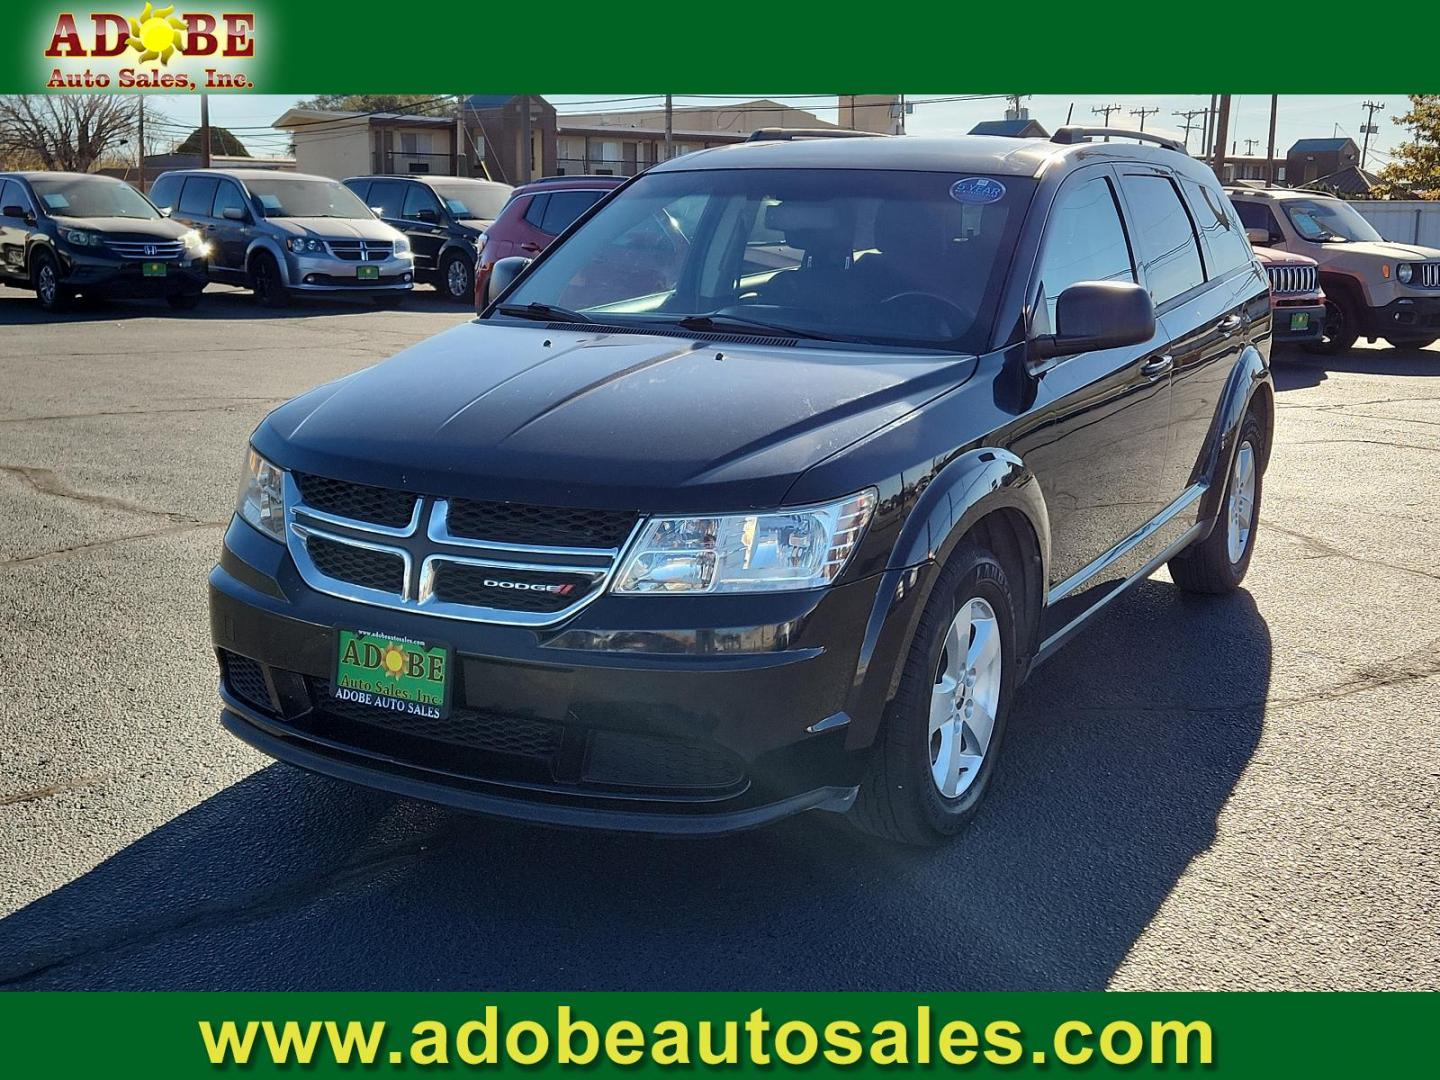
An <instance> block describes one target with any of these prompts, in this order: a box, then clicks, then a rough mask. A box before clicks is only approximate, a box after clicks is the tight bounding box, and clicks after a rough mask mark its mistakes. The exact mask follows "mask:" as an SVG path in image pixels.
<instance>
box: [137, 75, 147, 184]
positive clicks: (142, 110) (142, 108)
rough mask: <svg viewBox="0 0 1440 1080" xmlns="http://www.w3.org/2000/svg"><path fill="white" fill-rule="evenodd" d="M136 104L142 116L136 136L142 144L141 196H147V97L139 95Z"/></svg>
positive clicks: (140, 116)
mask: <svg viewBox="0 0 1440 1080" xmlns="http://www.w3.org/2000/svg"><path fill="white" fill-rule="evenodd" d="M135 102H136V104H137V105H139V106H140V114H139V117H138V118H137V121H136V128H137V130H136V135H137V137H138V139H139V142H140V154H139V158H140V160H139V163H138V164H139V166H140V194H141V195H144V194H145V95H144V94H137V95H136V96H135Z"/></svg>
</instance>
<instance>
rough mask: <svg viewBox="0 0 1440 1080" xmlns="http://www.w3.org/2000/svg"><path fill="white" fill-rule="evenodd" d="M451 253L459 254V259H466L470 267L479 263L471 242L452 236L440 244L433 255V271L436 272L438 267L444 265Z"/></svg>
mask: <svg viewBox="0 0 1440 1080" xmlns="http://www.w3.org/2000/svg"><path fill="white" fill-rule="evenodd" d="M452 251H458V252H460V257H461V258H463V259H468V260H469V262H470V265H471V266H472V267H474V266H475V265H477V264H478V263H479V262H480V256H479V254H478V253H477V252H476V250H475V245H474V243H473V242H469V241H466V240H464V239H461V238H460V237H457V236H452V237H449V238H448V239H447V240H446V241H445V243H443V244H441V245H440V250H439V251H437V252H436V253H435V269H436V271H437V272H438V271H439V269H440V267H442V266H444V265H445V260H446V259H447V258H449V256H450V253H451V252H452Z"/></svg>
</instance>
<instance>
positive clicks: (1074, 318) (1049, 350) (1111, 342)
mask: <svg viewBox="0 0 1440 1080" xmlns="http://www.w3.org/2000/svg"><path fill="white" fill-rule="evenodd" d="M1154 336H1155V304H1154V303H1153V302H1152V301H1151V299H1150V293H1149V292H1148V291H1146V290H1145V289H1144V288H1143V287H1141V286H1139V285H1134V284H1131V283H1130V282H1128V281H1081V282H1079V283H1077V284H1075V285H1071V286H1070V287H1069V288H1068V289H1066V290H1065V291H1064V292H1062V293H1061V294H1060V296H1059V299H1058V300H1057V301H1056V303H1055V333H1053V334H1051V335H1049V336H1045V337H1036V338H1032V339H1031V341H1030V355H1031V357H1032V358H1033V359H1036V360H1048V359H1050V358H1051V357H1054V356H1073V355H1075V354H1076V353H1082V352H1092V351H1094V350H1096V349H1117V348H1120V347H1121V346H1123V345H1138V344H1140V343H1141V342H1142V341H1149V340H1150V339H1151V338H1152V337H1154Z"/></svg>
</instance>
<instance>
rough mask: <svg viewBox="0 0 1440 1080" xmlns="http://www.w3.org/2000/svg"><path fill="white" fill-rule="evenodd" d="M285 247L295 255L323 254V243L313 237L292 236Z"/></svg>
mask: <svg viewBox="0 0 1440 1080" xmlns="http://www.w3.org/2000/svg"><path fill="white" fill-rule="evenodd" d="M285 245H286V246H287V247H288V248H289V249H290V250H291V251H293V252H294V253H295V254H296V255H304V254H307V253H308V254H311V255H322V254H324V252H325V241H324V240H317V239H315V237H313V236H292V237H291V238H290V239H289V240H287V241H285Z"/></svg>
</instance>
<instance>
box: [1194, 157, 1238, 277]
mask: <svg viewBox="0 0 1440 1080" xmlns="http://www.w3.org/2000/svg"><path fill="white" fill-rule="evenodd" d="M1180 186H1181V188H1183V189H1184V191H1185V194H1186V195H1187V196H1188V197H1189V199H1190V209H1191V211H1192V212H1193V213H1194V215H1195V224H1197V225H1198V226H1200V235H1201V237H1203V238H1204V241H1205V250H1206V251H1207V252H1209V255H1210V276H1211V277H1224V276H1225V275H1226V274H1228V273H1230V271H1231V270H1234V269H1236V268H1238V267H1241V266H1249V265H1250V260H1251V258H1252V255H1251V252H1250V241H1248V240H1246V239H1245V230H1244V229H1242V228H1241V227H1240V222H1239V220H1238V219H1237V218H1236V217H1235V211H1234V210H1233V209H1232V208H1231V207H1230V205H1229V203H1230V200H1229V199H1227V198H1225V196H1224V194H1222V193H1221V192H1219V191H1212V190H1211V189H1210V188H1208V187H1206V186H1205V185H1204V184H1199V183H1196V182H1195V181H1194V180H1190V179H1187V178H1185V177H1182V178H1181V179H1180Z"/></svg>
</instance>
